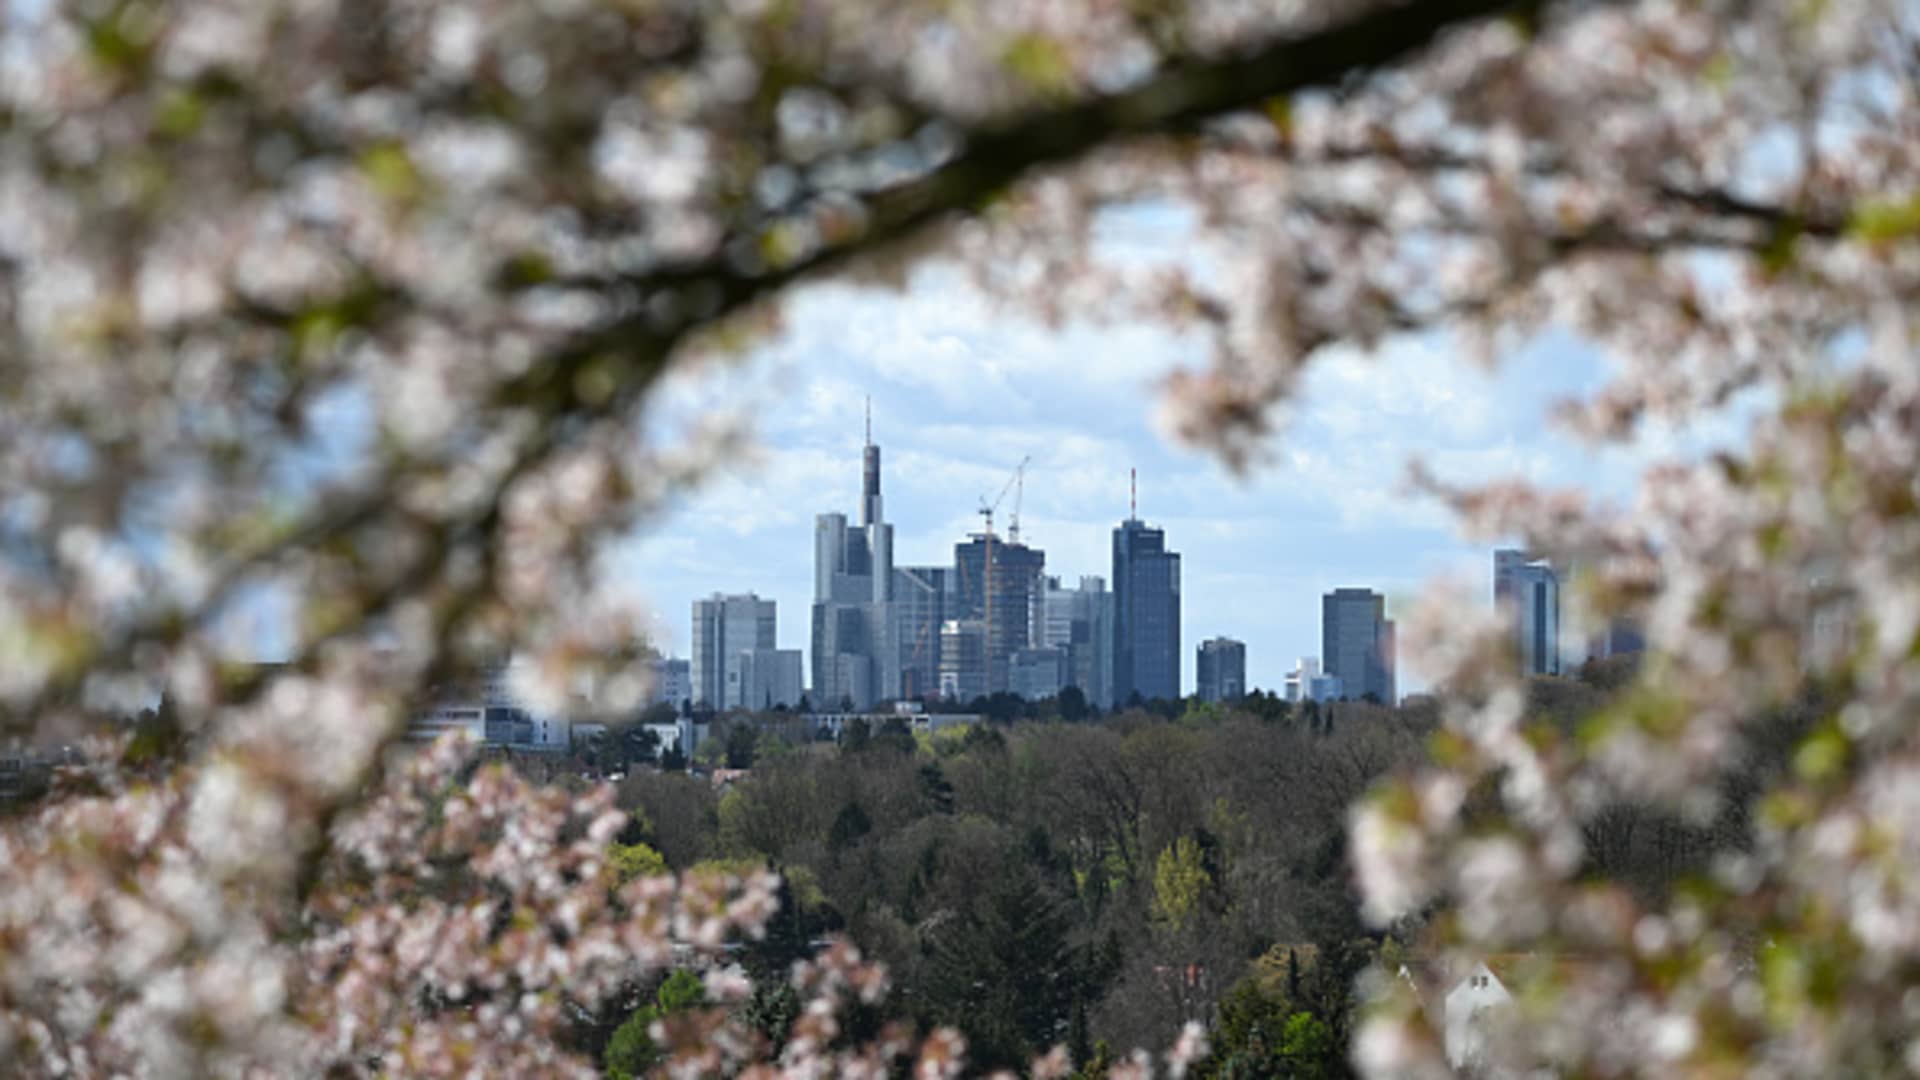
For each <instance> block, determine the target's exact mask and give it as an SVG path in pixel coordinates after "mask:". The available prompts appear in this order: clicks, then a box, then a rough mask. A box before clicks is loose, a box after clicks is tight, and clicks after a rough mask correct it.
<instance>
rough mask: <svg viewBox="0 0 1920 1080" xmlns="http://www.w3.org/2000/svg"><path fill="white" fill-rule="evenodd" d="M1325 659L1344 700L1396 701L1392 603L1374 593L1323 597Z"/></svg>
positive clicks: (1344, 592)
mask: <svg viewBox="0 0 1920 1080" xmlns="http://www.w3.org/2000/svg"><path fill="white" fill-rule="evenodd" d="M1320 655H1321V659H1322V660H1323V661H1324V662H1325V664H1326V670H1327V674H1329V675H1332V676H1334V677H1335V678H1337V679H1339V680H1340V685H1341V688H1342V689H1343V690H1344V691H1345V696H1347V697H1350V698H1365V697H1367V696H1368V695H1372V696H1373V697H1375V698H1378V699H1379V700H1380V701H1381V702H1383V703H1385V704H1388V705H1391V704H1393V703H1394V701H1395V697H1394V644H1393V623H1392V621H1390V620H1389V619H1388V618H1387V598H1386V597H1385V596H1382V595H1381V594H1379V593H1376V592H1374V591H1373V590H1372V589H1335V590H1333V591H1332V592H1330V593H1327V594H1326V595H1325V596H1324V597H1322V598H1321V603H1320Z"/></svg>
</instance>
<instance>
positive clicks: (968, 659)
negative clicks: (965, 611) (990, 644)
mask: <svg viewBox="0 0 1920 1080" xmlns="http://www.w3.org/2000/svg"><path fill="white" fill-rule="evenodd" d="M987 693H988V691H987V624H986V623H985V622H984V621H982V620H980V619H948V620H947V621H946V622H945V623H943V624H941V627H940V696H941V697H944V698H947V699H949V700H951V701H972V700H973V699H975V698H978V697H984V696H986V694H987Z"/></svg>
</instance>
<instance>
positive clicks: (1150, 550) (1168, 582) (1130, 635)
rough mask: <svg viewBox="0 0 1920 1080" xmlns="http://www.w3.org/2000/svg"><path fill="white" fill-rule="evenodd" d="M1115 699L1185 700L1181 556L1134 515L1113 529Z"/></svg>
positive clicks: (1158, 531)
mask: <svg viewBox="0 0 1920 1080" xmlns="http://www.w3.org/2000/svg"><path fill="white" fill-rule="evenodd" d="M1113 605H1114V618H1113V696H1114V700H1115V701H1116V702H1125V701H1127V700H1128V699H1129V698H1131V697H1132V696H1133V695H1134V694H1139V695H1140V696H1141V697H1142V698H1143V699H1146V700H1152V699H1154V698H1165V699H1167V700H1169V701H1174V700H1177V699H1179V697H1180V556H1179V554H1178V553H1176V552H1173V551H1169V550H1167V534H1166V532H1165V531H1164V530H1162V529H1155V528H1152V527H1150V526H1148V525H1147V524H1146V523H1145V522H1143V521H1141V520H1140V519H1139V517H1138V516H1137V515H1135V516H1129V517H1128V518H1127V520H1125V521H1123V522H1121V523H1120V526H1119V528H1116V529H1114V530H1113Z"/></svg>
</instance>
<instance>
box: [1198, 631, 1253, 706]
mask: <svg viewBox="0 0 1920 1080" xmlns="http://www.w3.org/2000/svg"><path fill="white" fill-rule="evenodd" d="M1193 670H1194V693H1196V694H1198V695H1199V697H1200V700H1201V701H1215V702H1219V701H1238V700H1239V699H1240V698H1242V697H1244V696H1245V695H1246V692H1247V646H1246V643H1245V642H1241V641H1235V640H1234V639H1232V638H1225V637H1219V638H1214V639H1212V640H1210V641H1204V642H1201V644H1200V648H1199V651H1198V652H1197V653H1196V654H1195V656H1194V668H1193Z"/></svg>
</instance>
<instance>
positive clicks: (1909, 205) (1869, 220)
mask: <svg viewBox="0 0 1920 1080" xmlns="http://www.w3.org/2000/svg"><path fill="white" fill-rule="evenodd" d="M1847 233H1848V235H1850V236H1852V237H1853V238H1854V239H1856V240H1864V241H1866V242H1867V243H1869V244H1884V243H1889V242H1891V241H1894V240H1904V239H1906V238H1907V237H1910V236H1913V235H1915V234H1920V192H1915V193H1914V194H1912V195H1908V196H1906V197H1905V198H1895V199H1872V200H1868V201H1866V202H1863V203H1861V204H1860V205H1858V206H1856V207H1854V208H1853V217H1852V219H1851V220H1850V221H1848V222H1847Z"/></svg>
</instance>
